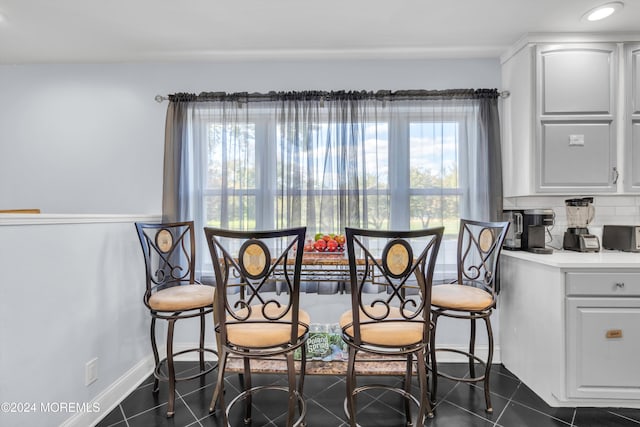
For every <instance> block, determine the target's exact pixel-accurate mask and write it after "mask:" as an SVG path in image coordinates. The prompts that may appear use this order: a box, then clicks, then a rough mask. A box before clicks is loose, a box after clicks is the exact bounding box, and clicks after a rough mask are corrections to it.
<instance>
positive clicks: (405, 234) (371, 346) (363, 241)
mask: <svg viewBox="0 0 640 427" xmlns="http://www.w3.org/2000/svg"><path fill="white" fill-rule="evenodd" d="M443 232H444V228H443V227H437V228H430V229H425V230H413V231H381V230H365V229H356V228H349V227H347V228H346V229H345V235H346V241H347V251H348V258H349V270H350V278H351V315H352V316H353V321H352V322H351V323H348V324H345V325H343V327H342V338H343V340H344V341H345V343H346V344H347V345H348V349H349V359H348V364H347V374H346V383H347V384H346V385H347V397H346V399H345V412H346V415H347V417H348V418H349V423H350V425H351V426H357V423H356V395H357V394H358V393H361V392H363V391H367V390H370V389H385V390H390V391H393V392H394V393H397V394H400V395H401V396H403V397H404V398H405V399H404V401H405V408H404V409H405V416H406V423H407V425H412V420H411V411H410V406H411V405H410V402H411V401H412V402H413V403H414V404H415V405H416V406H417V407H418V408H419V413H418V416H417V425H418V426H423V425H424V420H425V416H428V417H430V418H431V417H433V413H432V408H431V405H430V400H429V399H428V377H427V370H426V363H425V357H426V354H427V352H428V346H429V342H430V339H429V337H430V333H431V323H430V307H431V304H430V302H431V285H432V281H433V272H434V269H435V261H436V257H437V253H438V250H439V247H440V243H441V240H442V234H443ZM419 238H422V239H423V240H425V241H424V242H422V243H421V246H420V247H418V246H416V247H417V248H418V249H419V251H418V254H416V255H415V256H414V253H413V248H411V245H410V243H409V241H410V240H411V239H415V240H417V239H419ZM371 239H380V240H383V241H386V244H385V248H384V250H383V252H382V257H379V256H377V255H374V254H373V253H372V252H371V251H370V250H369V247H368V240H371ZM414 243H415V242H414ZM396 245H400V246H396ZM402 247H403V248H404V249H402ZM393 248H397V249H399V250H400V252H401V253H402V254H405V255H406V257H400V258H402V262H404V263H405V264H404V265H403V266H401V271H398V269H397V264H393V262H394V260H393V257H394V256H393V255H391V253H392V252H393ZM357 250H358V251H360V252H361V253H362V256H360V257H358V258H357V257H356V251H357ZM405 258H406V259H405ZM374 270H376V271H377V272H379V274H378V279H379V280H380V283H383V284H384V285H386V287H387V291H388V292H387V293H386V294H377V295H376V296H375V297H373V298H375V299H374V300H373V301H372V302H371V303H366V302H365V301H364V300H365V298H364V297H363V294H364V293H366V286H365V284H366V283H367V278H368V277H369V275H370V273H371V272H372V271H374ZM412 279H415V284H414V283H410V281H411V280H412ZM408 290H410V291H409V292H407V291H408ZM411 294H412V295H413V296H412V295H411ZM380 308H381V309H382V313H381V312H380V311H379V310H380ZM394 309H395V310H396V311H394V312H399V313H400V317H399V318H398V317H394V318H392V317H391V315H390V313H391V311H392V310H394ZM361 312H362V313H364V314H365V316H366V317H364V318H363V317H362V316H361ZM383 322H394V323H397V322H403V323H404V322H413V323H419V324H421V325H422V339H421V340H419V341H418V342H413V343H411V344H407V345H404V346H401V347H399V346H395V345H380V344H375V343H370V342H366V341H365V340H363V338H362V333H361V329H362V326H365V325H375V324H380V323H383ZM350 328H353V329H352V333H351V334H349V333H348V332H347V331H348V330H349V329H350ZM359 351H364V352H368V353H374V354H379V355H385V356H398V357H402V358H403V359H404V360H406V370H405V375H404V379H403V383H404V384H403V388H398V387H392V386H388V385H383V384H372V385H366V386H359V387H358V386H357V384H356V370H355V367H356V363H357V361H356V357H357V354H358V352H359ZM414 362H415V363H416V366H417V375H418V382H419V386H420V394H419V396H418V397H417V398H416V397H414V396H413V395H412V393H411V377H412V369H413V363H414Z"/></svg>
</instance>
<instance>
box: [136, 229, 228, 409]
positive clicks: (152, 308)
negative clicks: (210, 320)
mask: <svg viewBox="0 0 640 427" xmlns="http://www.w3.org/2000/svg"><path fill="white" fill-rule="evenodd" d="M135 225H136V230H137V232H138V238H139V239H140V244H141V246H142V253H143V254H144V263H145V272H146V285H147V287H146V291H145V293H144V298H143V302H144V305H146V306H147V308H148V309H149V312H150V313H151V348H152V349H153V358H154V360H155V369H154V370H153V375H154V377H155V380H154V383H153V393H158V391H159V383H158V382H159V381H168V382H169V401H168V405H167V417H172V416H173V415H174V404H175V388H176V381H183V380H190V379H193V378H197V377H201V376H203V375H205V374H207V373H209V372H211V371H212V370H213V369H215V368H216V366H217V364H215V363H213V364H212V365H211V366H210V367H208V368H207V367H206V366H205V360H204V355H205V352H209V353H213V354H217V352H216V351H214V350H212V349H208V348H205V344H204V341H205V340H204V339H205V316H206V315H207V314H209V313H211V312H212V311H213V301H214V294H215V288H214V287H213V286H207V285H202V284H200V283H199V282H198V281H197V280H196V279H195V253H196V251H195V239H194V237H195V233H194V228H193V222H192V221H186V222H173V223H164V224H147V223H136V224H135ZM194 317H197V318H199V319H200V343H199V345H198V347H196V348H191V349H187V350H182V351H179V352H176V353H174V350H173V333H174V328H175V323H176V322H177V321H178V320H181V319H189V318H194ZM158 319H160V320H166V321H167V322H168V329H167V351H166V357H165V358H163V359H162V360H161V359H160V356H159V354H158V345H157V343H156V320H158ZM189 352H197V353H198V355H199V370H198V372H196V373H195V374H193V375H189V376H184V377H176V372H175V365H174V358H175V356H178V355H180V354H184V353H189ZM165 365H166V370H165Z"/></svg>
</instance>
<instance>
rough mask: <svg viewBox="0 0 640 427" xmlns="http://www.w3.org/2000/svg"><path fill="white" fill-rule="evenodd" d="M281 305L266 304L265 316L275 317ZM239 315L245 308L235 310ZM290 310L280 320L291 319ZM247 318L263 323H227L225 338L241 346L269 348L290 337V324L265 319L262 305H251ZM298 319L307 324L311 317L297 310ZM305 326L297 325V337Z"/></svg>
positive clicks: (280, 343) (279, 311)
mask: <svg viewBox="0 0 640 427" xmlns="http://www.w3.org/2000/svg"><path fill="white" fill-rule="evenodd" d="M282 310H283V308H282V307H279V308H278V307H276V306H275V305H268V306H267V309H266V312H267V316H270V317H275V316H277V315H278V314H280V313H282ZM236 313H237V314H238V315H239V316H243V315H246V309H242V310H239V311H237V312H236ZM291 314H292V313H291V311H289V312H288V313H287V314H286V315H285V316H284V317H283V318H282V319H280V320H279V321H280V322H283V321H284V322H286V321H291ZM227 319H229V321H233V320H234V319H233V317H231V316H227ZM249 319H251V320H252V321H258V322H260V321H264V323H239V324H227V339H228V340H229V342H230V343H232V344H235V345H238V346H241V347H249V348H251V347H255V348H269V347H276V346H279V345H284V344H286V343H288V342H289V338H291V325H290V324H287V323H276V321H271V320H269V319H266V318H265V317H264V316H263V314H262V305H254V306H251V316H249ZM298 321H299V322H300V323H304V324H305V325H309V323H310V321H311V318H310V317H309V314H308V313H307V312H306V311H304V310H300V311H298ZM306 331H307V328H306V327H305V326H303V325H300V326H298V338H300V337H302V336H303V335H304V334H305V332H306Z"/></svg>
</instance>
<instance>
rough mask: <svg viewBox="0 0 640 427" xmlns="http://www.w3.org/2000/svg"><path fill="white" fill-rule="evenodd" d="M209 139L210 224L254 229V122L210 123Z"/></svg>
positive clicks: (207, 176) (208, 209)
mask: <svg viewBox="0 0 640 427" xmlns="http://www.w3.org/2000/svg"><path fill="white" fill-rule="evenodd" d="M207 142H208V144H207V151H206V159H207V163H206V165H207V169H206V179H205V187H206V188H205V194H209V195H212V196H207V197H206V203H205V214H206V217H205V220H206V223H207V225H210V226H216V227H223V228H233V229H239V230H248V229H255V223H256V221H255V218H256V217H255V213H256V197H255V194H256V191H255V190H256V154H255V124H254V123H237V124H228V125H222V124H220V123H211V124H210V126H209V138H208V141H207ZM222 194H226V196H225V197H223V196H221V195H222Z"/></svg>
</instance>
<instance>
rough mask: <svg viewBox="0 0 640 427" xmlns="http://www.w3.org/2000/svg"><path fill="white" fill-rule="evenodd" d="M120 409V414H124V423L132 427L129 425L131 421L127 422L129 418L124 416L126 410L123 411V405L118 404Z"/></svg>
mask: <svg viewBox="0 0 640 427" xmlns="http://www.w3.org/2000/svg"><path fill="white" fill-rule="evenodd" d="M118 409H120V413H121V414H122V418H123V419H124V423H125V424H126V426H127V427H131V426H130V425H129V421H128V420H127V416H126V415H125V414H124V409H122V403H119V404H118Z"/></svg>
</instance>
